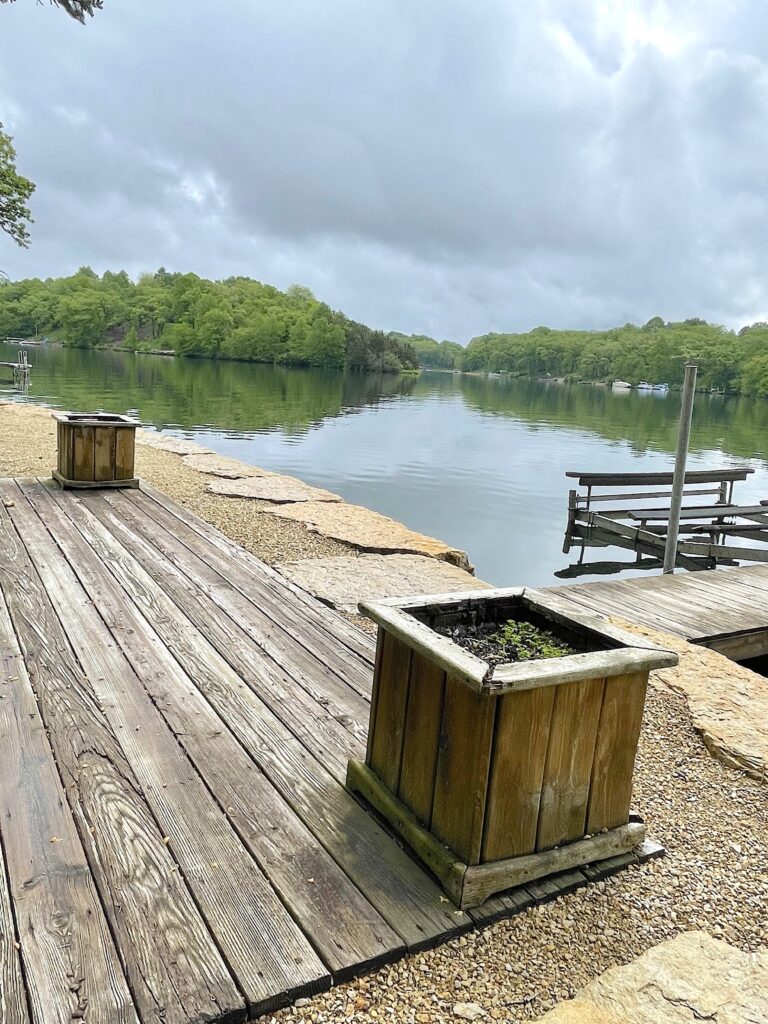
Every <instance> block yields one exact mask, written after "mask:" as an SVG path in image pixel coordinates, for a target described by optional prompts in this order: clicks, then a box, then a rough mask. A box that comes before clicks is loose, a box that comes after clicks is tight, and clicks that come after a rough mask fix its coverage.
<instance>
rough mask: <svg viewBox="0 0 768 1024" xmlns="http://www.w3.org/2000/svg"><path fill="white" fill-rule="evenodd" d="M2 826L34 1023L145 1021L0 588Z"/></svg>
mask: <svg viewBox="0 0 768 1024" xmlns="http://www.w3.org/2000/svg"><path fill="white" fill-rule="evenodd" d="M0 779H2V780H3V785H2V788H1V789H0V823H1V825H2V840H3V849H4V853H5V858H6V865H7V870H8V877H9V880H10V889H11V896H12V900H13V906H14V911H15V914H16V920H17V925H18V934H19V942H20V944H21V956H22V961H23V964H24V974H25V979H26V985H27V991H28V993H29V1000H30V1005H31V1008H32V1019H33V1021H34V1022H35V1024H71V1022H72V1021H73V1020H76V1019H81V1018H86V1019H87V1020H89V1021H91V1022H92V1024H117V1022H119V1024H138V1017H137V1015H136V1010H135V1006H134V1002H133V999H132V998H131V995H130V992H129V990H128V986H127V984H126V981H125V977H124V975H123V971H122V967H121V965H120V959H119V957H118V953H117V950H116V949H115V946H114V943H113V941H112V936H111V935H110V932H109V927H108V925H107V921H106V918H105V916H104V913H103V911H102V908H101V904H100V903H99V899H98V896H97V893H96V889H95V886H94V883H93V879H92V877H91V873H90V871H89V868H88V863H87V861H86V858H85V854H84V852H83V847H82V845H81V843H80V838H79V836H78V834H77V829H76V828H75V824H74V821H73V820H72V815H71V814H70V812H69V808H68V806H67V800H66V797H65V795H64V790H63V787H62V784H61V779H60V778H59V775H58V772H57V770H56V765H55V763H54V760H53V754H52V752H51V748H50V746H49V745H48V740H47V738H46V735H45V728H44V726H43V722H42V720H41V718H40V715H39V713H38V709H37V705H36V702H35V698H34V694H33V692H32V686H31V684H30V681H29V676H28V674H27V670H26V667H25V665H24V659H23V657H22V654H21V651H20V649H19V646H18V643H17V641H16V635H15V633H14V629H13V624H12V622H11V618H10V615H9V613H8V608H7V606H6V603H5V599H4V598H3V596H2V594H0Z"/></svg>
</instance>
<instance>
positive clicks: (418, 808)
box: [398, 652, 445, 827]
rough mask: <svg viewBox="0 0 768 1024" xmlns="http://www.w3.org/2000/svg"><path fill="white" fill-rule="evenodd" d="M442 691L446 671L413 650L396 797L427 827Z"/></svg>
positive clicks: (432, 796) (441, 708)
mask: <svg viewBox="0 0 768 1024" xmlns="http://www.w3.org/2000/svg"><path fill="white" fill-rule="evenodd" d="M444 692H445V672H444V671H443V670H442V669H441V668H440V666H439V665H435V664H433V663H432V662H431V661H429V660H428V659H427V658H425V657H423V655H421V654H419V653H417V652H414V653H413V659H412V662H411V681H410V686H409V689H408V703H407V707H406V713H405V729H404V735H403V757H402V767H401V770H400V783H399V787H398V796H399V798H400V799H401V800H402V801H403V803H404V804H405V805H406V807H409V808H410V809H411V810H412V811H413V813H414V814H415V816H416V818H417V820H418V821H420V822H421V824H422V825H426V826H427V827H429V824H430V821H431V820H432V802H433V800H434V794H435V774H436V772H437V752H438V747H439V743H440V720H441V718H442V712H443V694H444Z"/></svg>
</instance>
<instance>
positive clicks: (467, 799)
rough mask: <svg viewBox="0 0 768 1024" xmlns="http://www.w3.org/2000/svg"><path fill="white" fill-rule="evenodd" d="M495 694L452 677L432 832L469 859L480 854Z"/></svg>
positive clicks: (448, 684) (448, 685) (447, 693)
mask: <svg viewBox="0 0 768 1024" xmlns="http://www.w3.org/2000/svg"><path fill="white" fill-rule="evenodd" d="M495 713H496V698H493V697H487V696H484V695H482V694H478V693H476V692H475V691H474V690H470V689H469V687H468V686H467V685H466V684H465V683H464V682H462V681H461V680H457V679H454V678H452V677H451V676H448V677H447V679H446V683H445V698H444V701H443V714H442V719H441V724H440V747H439V751H438V757H437V772H436V776H435V798H434V803H433V805H432V831H433V832H434V833H435V835H436V836H437V837H438V838H439V839H441V840H442V841H443V842H444V843H447V844H448V846H450V847H451V849H452V850H454V851H455V852H456V853H457V854H458V855H459V857H460V858H461V859H462V860H463V861H465V863H467V864H477V862H478V861H479V859H480V853H481V846H482V839H483V821H484V815H485V804H486V794H487V790H488V773H489V768H490V756H491V739H492V735H493V728H494V719H495Z"/></svg>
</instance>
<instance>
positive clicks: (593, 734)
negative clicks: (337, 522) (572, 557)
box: [347, 588, 677, 907]
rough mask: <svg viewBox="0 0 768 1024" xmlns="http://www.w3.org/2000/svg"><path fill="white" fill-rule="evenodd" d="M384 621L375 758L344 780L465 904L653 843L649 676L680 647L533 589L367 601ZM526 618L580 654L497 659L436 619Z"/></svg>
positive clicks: (355, 765) (353, 766)
mask: <svg viewBox="0 0 768 1024" xmlns="http://www.w3.org/2000/svg"><path fill="white" fill-rule="evenodd" d="M360 608H361V611H362V612H363V613H364V614H365V615H368V616H369V617H370V618H372V619H373V620H374V621H376V622H377V623H378V625H379V636H378V645H377V651H376V668H375V676H374V688H373V700H372V705H371V718H370V727H369V736H368V750H367V755H366V761H365V764H363V763H361V762H358V761H350V762H349V766H348V775H347V785H348V786H349V787H350V788H351V789H353V790H355V791H357V792H359V793H360V794H361V795H362V796H364V797H365V799H366V800H367V801H368V802H369V803H370V804H371V805H372V806H373V807H374V808H375V809H376V810H377V811H378V812H379V813H380V814H382V815H383V816H384V817H385V818H386V819H387V820H388V821H389V822H390V824H391V825H393V826H394V828H395V829H396V830H397V831H398V832H399V833H400V835H401V836H402V838H403V839H404V840H405V841H406V842H407V843H408V844H409V845H410V846H411V848H412V849H413V850H414V852H415V853H416V854H417V855H418V856H419V857H420V858H421V859H422V860H423V861H424V863H425V864H426V865H427V866H428V867H429V868H430V869H431V870H432V872H433V873H434V874H435V875H437V877H438V878H439V879H440V881H441V882H442V884H443V886H444V888H445V889H446V891H447V892H448V894H449V895H450V896H451V897H452V899H453V900H454V902H456V903H457V904H458V905H459V906H461V907H468V906H475V905H477V904H479V903H482V902H483V900H485V899H486V898H487V897H488V896H489V895H491V894H492V893H494V892H499V891H501V890H503V889H507V888H510V887H512V886H515V885H520V884H523V883H525V882H528V881H532V880H533V879H536V878H541V877H544V876H545V875H548V874H552V873H554V872H556V871H563V870H567V869H570V868H574V867H577V866H578V865H582V864H588V863H592V862H594V861H598V860H602V859H604V858H607V857H613V856H616V855H617V854H619V853H623V852H625V851H627V850H629V849H631V848H632V847H633V846H636V845H637V844H638V843H640V842H641V841H642V840H643V838H644V836H645V826H644V825H643V823H642V822H641V821H640V820H637V819H636V816H634V817H633V818H631V817H630V800H631V796H632V773H633V769H634V761H635V753H636V750H637V742H638V737H639V734H640V723H641V719H642V714H643V705H644V701H645V691H646V685H647V681H648V673H649V671H650V670H651V669H655V668H662V667H664V666H669V665H675V664H677V655H675V654H673V653H672V652H669V651H664V650H661V649H660V648H658V647H654V646H653V645H651V644H650V643H645V642H644V641H642V640H641V638H639V637H636V636H633V635H631V634H627V633H624V632H622V631H620V630H617V629H614V628H612V627H611V626H610V625H609V624H608V623H606V622H605V621H604V620H602V619H598V618H597V616H593V615H589V614H588V613H585V614H584V615H579V614H573V613H572V612H571V611H570V606H569V607H568V609H567V610H566V609H565V605H564V603H563V602H561V601H559V600H558V599H556V598H554V597H552V596H550V595H547V594H544V593H542V592H539V591H535V590H527V589H525V590H524V589H522V588H515V589H507V590H486V591H473V592H471V593H468V594H457V595H444V596H439V597H418V598H412V599H409V600H404V601H391V600H388V601H381V602H376V603H370V604H361V606H360ZM512 618H514V619H524V620H526V621H529V622H533V623H535V624H539V625H545V626H547V627H548V628H549V629H552V630H553V631H554V632H555V633H557V634H559V635H560V636H561V637H562V638H563V639H565V640H567V641H568V642H569V643H570V644H571V646H573V647H574V648H576V650H577V651H579V653H577V654H573V655H569V656H567V657H559V658H551V659H546V660H537V661H527V662H518V663H515V664H508V665H497V666H496V668H495V669H494V670H493V671H490V670H489V666H488V665H487V663H486V662H485V661H481V660H480V659H479V658H477V657H475V656H474V655H472V654H470V653H469V652H468V651H466V650H464V649H463V648H461V647H460V646H459V645H458V644H456V643H454V642H453V641H452V640H450V639H448V638H446V637H444V636H441V635H440V634H439V633H437V632H435V629H434V627H436V626H440V627H442V626H446V625H455V624H457V623H470V622H475V623H481V622H494V623H495V622H498V623H503V622H506V621H507V620H509V619H512Z"/></svg>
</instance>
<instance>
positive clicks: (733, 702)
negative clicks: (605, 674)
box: [612, 618, 768, 782]
mask: <svg viewBox="0 0 768 1024" xmlns="http://www.w3.org/2000/svg"><path fill="white" fill-rule="evenodd" d="M612 621H614V622H615V623H616V624H617V625H620V626H621V627H622V628H623V629H627V630H630V631H632V632H634V633H637V634H639V635H640V636H644V637H647V638H648V639H649V640H652V641H653V642H654V643H656V644H658V645H659V646H661V647H665V648H667V649H668V650H673V651H676V652H677V653H678V654H679V656H680V661H679V663H678V664H677V666H675V668H665V669H661V670H659V671H658V672H653V673H652V674H651V677H650V678H651V682H652V683H654V684H655V685H657V686H666V687H669V688H670V689H672V690H675V691H676V692H677V693H682V694H684V695H685V697H686V698H687V700H688V707H689V709H690V712H691V719H692V721H693V727H694V728H695V729H696V731H697V732H699V733H700V734H701V737H702V739H703V740H704V744H705V746H706V748H707V750H709V752H710V753H711V754H712V756H713V757H716V758H717V759H718V760H719V761H722V762H723V764H727V765H728V766H729V767H731V768H739V769H741V770H742V771H744V772H746V773H747V774H748V775H751V776H752V778H754V779H760V780H762V781H763V782H768V682H766V680H765V678H764V677H763V676H760V675H757V673H756V672H752V671H750V669H747V668H744V667H743V666H741V665H738V664H737V663H736V662H735V661H729V660H728V658H724V657H723V655H722V654H717V653H716V652H715V651H710V650H709V649H708V648H706V647H700V646H699V645H698V644H689V643H688V642H687V641H685V640H682V639H681V638H680V637H678V636H673V635H672V634H670V633H662V632H660V631H659V630H655V629H650V628H649V627H647V626H638V625H636V624H634V623H630V622H626V621H624V620H622V619H618V618H617V619H613V620H612Z"/></svg>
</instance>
